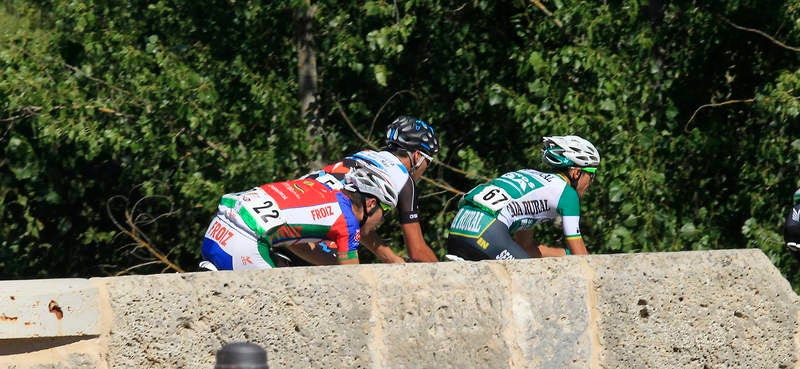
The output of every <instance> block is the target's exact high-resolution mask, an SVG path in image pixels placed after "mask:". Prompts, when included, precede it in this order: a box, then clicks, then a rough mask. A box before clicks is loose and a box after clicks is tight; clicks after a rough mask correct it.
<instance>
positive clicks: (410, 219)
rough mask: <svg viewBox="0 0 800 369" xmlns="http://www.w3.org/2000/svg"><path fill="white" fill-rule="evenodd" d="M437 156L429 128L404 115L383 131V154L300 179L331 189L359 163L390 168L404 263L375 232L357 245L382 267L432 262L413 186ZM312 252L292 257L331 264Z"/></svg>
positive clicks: (361, 155) (353, 158) (357, 157)
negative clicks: (317, 182)
mask: <svg viewBox="0 0 800 369" xmlns="http://www.w3.org/2000/svg"><path fill="white" fill-rule="evenodd" d="M438 152H439V139H438V137H437V135H436V132H435V131H434V129H433V127H431V126H430V125H429V124H428V123H426V122H425V121H423V120H421V119H417V118H415V117H412V116H408V115H404V116H399V117H397V118H396V119H395V120H394V121H393V122H392V123H390V124H389V126H388V127H387V129H386V148H385V149H384V150H383V151H377V152H376V151H372V150H363V151H360V152H358V153H355V154H353V155H350V156H348V157H347V158H345V159H344V160H342V161H339V162H336V163H333V164H330V165H328V166H325V167H324V168H322V170H321V171H316V172H312V173H310V174H308V175H306V176H305V177H304V178H314V179H317V180H319V181H322V182H323V183H326V184H328V185H335V183H333V182H335V181H336V180H341V179H342V178H343V177H344V174H345V173H347V172H349V171H350V170H351V168H353V167H355V166H357V165H358V162H359V161H367V162H370V163H372V164H374V165H379V166H385V167H387V168H391V170H392V173H394V174H393V175H392V176H391V179H390V181H391V182H392V186H393V187H394V188H395V190H396V191H397V193H398V201H397V210H398V215H399V220H400V228H401V230H402V231H403V240H404V241H405V246H406V250H407V253H408V259H404V258H402V257H400V256H399V255H397V254H396V253H395V252H394V251H392V249H391V248H389V246H387V245H385V244H384V242H383V240H382V239H381V237H380V236H379V235H378V234H377V232H367V233H362V234H361V244H362V245H364V246H365V247H366V248H367V249H369V250H370V251H371V252H372V253H374V254H375V255H376V256H377V257H378V258H379V259H381V261H383V262H385V263H404V262H406V261H414V262H436V261H439V259H438V258H437V257H436V254H435V253H434V252H433V250H432V249H431V248H430V246H429V245H428V243H427V242H425V238H424V237H423V235H422V227H421V225H420V221H421V219H420V216H419V213H418V211H419V200H418V195H417V192H416V182H417V181H419V179H420V178H421V177H422V175H423V173H424V172H425V171H426V170H427V168H428V166H429V165H430V164H431V162H432V161H433V156H434V155H436V154H437V153H438ZM398 170H399V172H398ZM314 248H315V245H314V244H309V249H308V250H297V249H296V251H295V254H296V255H298V256H300V257H302V258H304V259H306V260H308V259H310V258H312V257H313V258H315V262H316V263H321V262H324V260H325V259H329V260H334V259H333V258H330V257H327V256H325V255H320V253H315V252H313V249H314ZM290 257H291V255H290ZM320 258H321V259H320Z"/></svg>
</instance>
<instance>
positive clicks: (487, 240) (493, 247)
mask: <svg viewBox="0 0 800 369" xmlns="http://www.w3.org/2000/svg"><path fill="white" fill-rule="evenodd" d="M543 141H544V143H545V148H544V149H543V150H542V160H543V162H544V163H546V164H548V165H550V166H551V167H552V168H553V169H554V170H555V173H545V172H540V171H537V170H532V169H521V170H517V171H514V172H509V173H506V174H504V175H502V176H500V177H498V178H495V179H493V180H491V181H489V182H488V183H485V184H482V185H479V186H477V187H475V188H473V189H472V190H470V191H469V192H468V193H467V194H466V195H464V197H463V198H462V200H461V201H459V210H458V212H457V213H456V216H455V218H454V219H453V222H452V223H451V225H450V234H449V236H448V238H447V251H448V254H450V255H452V256H456V257H459V258H462V259H467V260H484V259H522V258H530V257H541V256H559V255H564V254H565V252H566V253H569V252H567V251H565V250H564V249H560V248H553V247H550V246H547V245H544V244H540V243H538V242H537V241H536V240H535V239H534V237H533V232H532V230H531V229H532V228H533V227H534V226H535V225H537V224H539V223H543V222H547V221H550V220H553V219H555V218H556V217H559V216H560V217H561V218H562V227H563V232H564V236H565V240H566V243H567V247H568V249H567V250H570V251H571V252H573V253H575V254H585V253H587V251H586V247H585V245H584V243H583V238H582V236H581V233H580V226H579V224H580V214H581V205H580V198H581V196H583V193H584V192H586V190H587V189H588V188H589V185H590V184H591V183H592V182H593V181H594V176H595V171H596V169H597V168H596V165H598V164H599V163H600V154H599V153H598V152H597V149H596V148H595V147H594V145H592V144H591V143H590V142H588V141H586V140H584V139H582V138H580V137H577V136H553V137H544V138H543Z"/></svg>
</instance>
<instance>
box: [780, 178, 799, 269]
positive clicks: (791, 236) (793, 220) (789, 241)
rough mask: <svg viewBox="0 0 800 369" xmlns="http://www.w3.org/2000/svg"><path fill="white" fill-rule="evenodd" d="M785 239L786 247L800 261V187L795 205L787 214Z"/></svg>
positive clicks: (784, 227)
mask: <svg viewBox="0 0 800 369" xmlns="http://www.w3.org/2000/svg"><path fill="white" fill-rule="evenodd" d="M783 240H784V241H785V242H786V249H787V250H789V253H791V254H792V256H794V257H795V259H797V260H798V261H800V189H798V190H797V191H795V193H794V206H792V208H791V209H790V210H789V214H787V215H786V221H785V222H784V225H783Z"/></svg>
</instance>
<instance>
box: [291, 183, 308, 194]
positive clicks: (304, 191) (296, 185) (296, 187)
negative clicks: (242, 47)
mask: <svg viewBox="0 0 800 369" xmlns="http://www.w3.org/2000/svg"><path fill="white" fill-rule="evenodd" d="M292 187H293V188H294V190H295V191H297V192H300V193H306V190H304V189H303V188H301V187H300V185H299V184H297V183H295V184H293V185H292Z"/></svg>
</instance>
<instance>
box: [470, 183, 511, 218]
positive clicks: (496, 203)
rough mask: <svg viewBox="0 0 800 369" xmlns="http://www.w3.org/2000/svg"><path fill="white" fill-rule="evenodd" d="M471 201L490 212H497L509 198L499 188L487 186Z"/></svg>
mask: <svg viewBox="0 0 800 369" xmlns="http://www.w3.org/2000/svg"><path fill="white" fill-rule="evenodd" d="M472 201H474V202H476V203H478V204H479V205H481V206H483V207H485V208H487V209H489V210H491V211H494V212H497V211H499V210H500V209H502V208H504V207H505V206H506V205H507V204H508V203H509V202H510V201H511V196H509V195H508V192H506V190H504V189H502V188H500V187H497V186H494V185H488V186H486V187H484V188H483V189H482V190H481V191H480V192H478V193H477V194H475V196H474V197H473V198H472Z"/></svg>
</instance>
